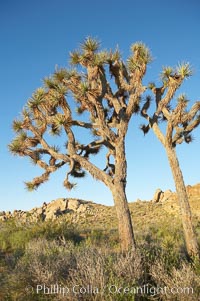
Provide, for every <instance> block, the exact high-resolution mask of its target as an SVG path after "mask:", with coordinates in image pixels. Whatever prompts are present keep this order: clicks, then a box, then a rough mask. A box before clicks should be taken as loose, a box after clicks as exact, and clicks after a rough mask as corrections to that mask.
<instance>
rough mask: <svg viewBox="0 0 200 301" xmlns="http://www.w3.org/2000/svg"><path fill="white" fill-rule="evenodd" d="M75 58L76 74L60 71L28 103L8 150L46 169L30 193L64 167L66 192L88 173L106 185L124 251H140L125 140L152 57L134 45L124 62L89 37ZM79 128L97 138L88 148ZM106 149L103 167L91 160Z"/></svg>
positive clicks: (117, 55)
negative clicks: (56, 137)
mask: <svg viewBox="0 0 200 301" xmlns="http://www.w3.org/2000/svg"><path fill="white" fill-rule="evenodd" d="M70 57H71V64H72V65H74V66H75V69H72V70H68V69H65V68H61V69H59V70H56V71H55V72H54V74H53V75H52V76H51V77H49V78H46V79H45V80H44V87H43V88H39V89H37V90H36V91H35V92H34V93H33V95H32V98H31V99H29V100H28V102H27V105H26V106H25V109H24V110H23V112H22V117H21V118H20V119H18V120H14V122H13V129H14V131H15V132H16V133H17V135H16V137H15V138H14V139H13V141H12V142H11V144H10V145H9V149H10V151H11V152H12V153H13V154H15V155H19V156H28V157H30V158H31V159H32V161H33V162H34V163H35V164H37V165H38V166H40V167H41V168H42V169H44V173H43V174H42V175H41V176H39V177H36V178H34V179H33V180H32V181H31V182H27V183H26V186H27V188H28V189H29V190H33V189H37V188H38V186H39V185H40V184H41V183H43V182H45V181H47V180H48V179H49V176H50V174H51V173H52V172H54V171H56V170H57V169H59V168H61V167H63V166H68V169H67V171H66V178H65V180H64V186H65V187H66V188H67V189H72V188H73V186H74V184H73V183H72V182H71V180H70V179H71V178H72V177H75V178H80V177H83V176H84V175H85V171H86V172H88V173H90V174H91V175H92V176H93V177H94V178H95V179H97V180H100V181H101V182H103V183H104V184H105V185H106V186H107V187H108V188H109V189H110V191H111V192H112V195H113V200H114V204H115V208H116V214H117V218H118V225H119V237H120V241H121V246H122V249H123V250H127V249H128V248H130V247H132V248H133V249H135V247H136V245H135V239H134V233H133V228H132V222H131V216H130V211H129V207H128V203H127V198H126V192H125V189H126V177H127V163H126V153H125V137H126V133H127V130H128V125H129V121H130V119H131V117H132V115H133V114H134V113H136V112H138V110H139V103H140V99H141V95H142V93H143V92H144V90H145V87H144V86H143V84H142V79H143V76H144V74H145V72H146V67H147V64H148V63H149V62H150V61H151V56H150V52H149V50H148V48H147V47H146V46H145V45H144V44H142V43H135V44H134V45H132V47H131V56H130V57H129V58H128V60H127V62H126V63H124V62H123V61H122V59H121V56H120V53H119V51H118V50H115V51H100V50H99V43H98V41H96V40H94V39H92V38H87V39H86V40H85V41H84V43H83V44H81V46H80V49H79V50H78V51H74V52H72V53H71V54H70ZM111 78H112V80H111ZM73 101H75V104H76V113H78V114H77V115H76V114H74V105H73ZM75 117H76V118H75ZM77 128H78V129H80V128H83V129H86V130H87V131H89V132H90V133H92V135H93V136H92V137H93V138H92V139H91V141H90V142H89V143H87V142H85V143H81V142H79V141H78V138H77V135H76V133H77V131H76V129H77ZM49 132H50V133H51V134H54V135H61V133H62V134H63V135H65V138H66V143H65V147H64V150H63V148H60V149H59V148H58V147H55V146H54V145H51V144H50V140H52V139H50V140H48V139H49V137H48V133H49ZM85 141H87V139H85ZM61 142H63V139H61ZM102 148H104V149H106V150H107V155H106V158H105V166H104V168H100V167H99V166H97V165H94V163H92V162H91V161H90V157H91V156H92V155H96V154H98V153H99V151H100V150H101V149H102ZM61 149H62V151H61Z"/></svg>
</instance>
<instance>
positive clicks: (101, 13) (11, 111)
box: [0, 0, 200, 211]
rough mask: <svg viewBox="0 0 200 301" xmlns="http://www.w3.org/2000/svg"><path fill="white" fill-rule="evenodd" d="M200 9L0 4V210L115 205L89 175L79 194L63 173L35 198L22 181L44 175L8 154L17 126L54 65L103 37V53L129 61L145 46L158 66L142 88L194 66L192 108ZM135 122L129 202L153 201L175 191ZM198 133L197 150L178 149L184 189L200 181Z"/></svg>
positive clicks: (188, 5) (160, 152)
mask: <svg viewBox="0 0 200 301" xmlns="http://www.w3.org/2000/svg"><path fill="white" fill-rule="evenodd" d="M199 11H200V3H199V1H198V0H191V1H186V0H182V1H181V0H173V1H172V0H169V1H158V0H155V1H147V0H145V1H134V0H132V1H131V0H124V1H109V0H107V1H105V0H102V1H94V0H93V1H91V0H85V1H76V2H75V1H66V0H65V1H64V0H57V1H52V0H48V1H47V0H43V1H39V0H35V1H27V0H26V1H25V0H18V1H11V0H7V1H4V2H3V1H1V3H0V39H1V50H0V51H1V56H0V66H1V70H0V83H1V89H0V99H1V119H0V124H1V129H2V133H1V144H0V160H1V170H0V178H1V185H0V211H1V210H13V209H23V210H27V209H30V208H32V207H35V206H40V205H41V204H42V203H43V202H44V201H46V202H49V201H51V200H52V199H56V198H59V197H78V198H82V199H87V200H93V201H95V202H98V203H103V204H108V205H112V204H113V202H112V196H111V194H110V192H109V191H108V189H107V188H106V187H104V185H103V184H101V183H99V182H96V181H95V180H93V179H91V178H90V176H87V178H86V179H85V180H81V181H80V182H79V185H78V186H77V188H76V189H75V190H74V191H73V192H71V193H70V192H68V191H66V190H65V189H64V188H63V186H62V181H63V173H62V172H58V173H56V174H55V175H53V176H52V177H51V180H50V181H49V182H48V183H45V184H44V185H43V186H41V187H40V188H39V189H38V190H37V191H36V192H33V193H30V192H27V191H26V190H25V188H24V184H23V182H24V181H29V180H31V179H32V178H33V177H34V176H37V175H39V174H40V170H39V169H38V168H36V167H34V166H33V165H31V164H30V162H29V160H28V159H26V158H20V157H14V156H12V155H11V154H10V153H9V152H8V149H7V145H8V143H9V142H10V141H11V139H12V138H13V137H14V133H13V131H12V126H11V125H12V121H13V119H14V118H16V117H17V116H18V115H19V113H20V112H21V110H22V108H23V106H24V105H25V103H26V101H27V99H28V98H29V97H30V96H31V94H32V92H33V91H34V90H35V89H36V88H37V87H40V86H41V84H42V78H44V77H45V76H48V75H49V74H51V73H53V71H54V70H55V66H56V65H58V66H67V65H68V58H69V56H68V53H69V51H72V50H73V49H75V48H77V46H78V45H79V43H80V42H82V41H83V40H84V38H85V37H87V36H93V37H97V38H98V39H99V40H100V41H101V44H102V48H107V49H110V48H115V47H116V45H118V46H119V48H120V50H121V52H122V54H123V58H124V59H126V58H127V56H128V55H129V48H130V45H131V44H132V43H134V42H136V41H143V42H144V43H145V44H146V45H148V46H149V48H150V49H151V52H152V54H153V58H154V61H153V62H152V63H151V65H150V66H149V68H148V71H147V74H146V77H145V79H144V82H147V83H148V82H149V81H158V79H159V73H160V71H161V68H162V66H166V65H171V66H175V65H176V64H177V63H178V62H181V61H189V62H190V63H191V64H192V66H193V68H194V75H193V77H192V78H190V79H189V80H188V81H187V82H185V84H184V85H183V87H182V89H181V91H180V92H186V93H187V95H188V96H189V98H190V99H191V104H192V103H193V102H194V101H196V100H200V85H199V79H200V39H199V30H200V19H199V15H198V14H199ZM140 122H141V121H139V120H137V119H133V120H132V123H131V125H130V129H129V132H128V136H127V159H128V179H127V180H128V184H127V196H128V199H129V201H134V200H135V199H137V198H141V199H151V198H152V196H153V194H154V191H155V190H156V188H158V187H160V188H161V189H163V190H165V189H172V190H174V183H173V179H172V176H171V171H170V169H169V166H168V162H167V159H166V156H165V152H164V149H163V148H162V146H161V145H160V144H159V142H158V141H157V139H156V138H155V137H154V136H153V133H150V134H149V135H148V136H146V137H145V138H144V137H143V135H142V133H141V132H140V131H139V129H138V126H139V124H140ZM199 149H200V128H199V129H197V130H196V131H195V141H194V143H192V144H190V145H189V146H188V145H182V146H180V147H178V149H177V151H178V154H179V159H180V165H181V167H182V170H183V174H184V179H185V182H186V184H195V183H197V182H200V173H199V170H200V160H199Z"/></svg>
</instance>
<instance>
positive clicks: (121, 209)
mask: <svg viewBox="0 0 200 301" xmlns="http://www.w3.org/2000/svg"><path fill="white" fill-rule="evenodd" d="M126 176H127V163H126V155H125V143H124V138H123V137H122V138H121V139H119V140H118V143H117V145H116V154H115V176H114V181H113V186H112V187H111V191H112V195H113V199H114V203H115V209H116V213H117V218H118V229H119V239H120V244H121V249H122V251H127V250H129V249H131V248H132V249H133V250H135V249H136V243H135V238H134V233H133V226H132V221H131V214H130V210H129V207H128V201H127V198H126V192H125V190H126Z"/></svg>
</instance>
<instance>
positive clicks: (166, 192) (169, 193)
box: [162, 189, 173, 202]
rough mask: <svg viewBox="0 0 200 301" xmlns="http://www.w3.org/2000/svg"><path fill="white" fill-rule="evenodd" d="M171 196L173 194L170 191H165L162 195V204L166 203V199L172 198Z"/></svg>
mask: <svg viewBox="0 0 200 301" xmlns="http://www.w3.org/2000/svg"><path fill="white" fill-rule="evenodd" d="M172 195H173V192H172V191H171V190H170V189H168V190H166V191H165V192H164V194H163V198H162V202H166V201H167V200H168V199H170V198H171V197H172Z"/></svg>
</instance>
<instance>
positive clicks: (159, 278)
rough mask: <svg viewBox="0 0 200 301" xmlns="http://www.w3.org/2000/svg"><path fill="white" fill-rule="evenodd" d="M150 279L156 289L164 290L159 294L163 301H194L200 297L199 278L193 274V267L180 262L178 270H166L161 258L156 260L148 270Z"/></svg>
mask: <svg viewBox="0 0 200 301" xmlns="http://www.w3.org/2000/svg"><path fill="white" fill-rule="evenodd" d="M150 273H151V276H152V279H153V280H154V281H155V283H156V285H157V287H160V288H166V290H165V292H164V293H161V294H159V293H158V296H157V297H160V298H161V300H163V301H165V300H166V301H168V300H169V301H175V300H176V301H195V300H199V296H200V276H198V275H197V274H196V273H195V269H194V267H193V266H192V265H191V264H189V263H186V262H182V263H181V265H180V267H179V268H176V267H172V268H171V270H170V271H169V270H167V269H166V267H165V263H164V262H163V260H162V258H157V260H156V261H155V263H154V264H153V265H152V266H151V270H150Z"/></svg>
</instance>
